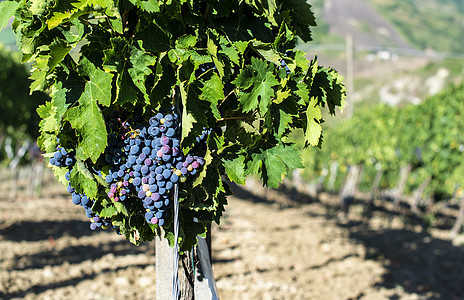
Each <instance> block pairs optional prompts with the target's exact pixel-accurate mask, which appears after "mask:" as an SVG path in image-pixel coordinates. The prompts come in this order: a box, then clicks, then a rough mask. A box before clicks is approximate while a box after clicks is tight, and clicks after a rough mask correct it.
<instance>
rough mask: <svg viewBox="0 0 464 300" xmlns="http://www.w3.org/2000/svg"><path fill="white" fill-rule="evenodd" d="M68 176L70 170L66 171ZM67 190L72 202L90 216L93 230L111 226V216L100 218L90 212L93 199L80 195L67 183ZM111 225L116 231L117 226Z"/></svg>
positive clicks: (67, 176)
mask: <svg viewBox="0 0 464 300" xmlns="http://www.w3.org/2000/svg"><path fill="white" fill-rule="evenodd" d="M69 176H70V171H68V172H67V173H66V178H67V179H68V178H69ZM68 180H69V179H68ZM67 190H68V192H69V193H71V195H72V203H74V204H75V205H80V206H82V207H83V208H84V209H85V215H86V216H87V218H90V221H91V223H90V229H92V230H95V229H97V228H98V227H101V228H102V229H106V228H108V227H109V226H112V224H111V218H101V217H99V216H98V214H96V213H94V212H92V206H93V203H94V202H93V200H91V199H89V198H88V197H87V196H86V195H81V194H78V193H76V191H75V190H74V188H72V187H71V184H68V188H67ZM112 227H113V229H116V231H118V228H117V227H116V226H112ZM118 233H119V232H118Z"/></svg>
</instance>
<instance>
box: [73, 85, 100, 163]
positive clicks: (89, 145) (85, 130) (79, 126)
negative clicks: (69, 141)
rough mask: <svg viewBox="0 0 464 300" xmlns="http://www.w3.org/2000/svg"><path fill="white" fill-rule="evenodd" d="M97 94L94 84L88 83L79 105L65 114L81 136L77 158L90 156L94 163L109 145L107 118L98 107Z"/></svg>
mask: <svg viewBox="0 0 464 300" xmlns="http://www.w3.org/2000/svg"><path fill="white" fill-rule="evenodd" d="M96 94H98V90H97V91H96V90H95V87H94V86H93V84H91V83H87V84H86V86H85V90H84V92H83V93H82V95H81V97H80V98H79V105H77V106H74V107H71V108H70V109H69V110H68V111H67V112H66V114H65V119H66V120H67V121H69V123H70V124H71V126H72V127H73V128H74V129H75V130H76V131H77V134H78V136H79V143H78V148H77V150H76V158H77V159H80V160H86V159H87V158H90V159H91V160H92V161H93V162H94V163H95V162H96V161H97V159H98V158H99V157H100V154H102V153H103V151H105V148H106V146H107V140H106V136H107V132H106V126H105V120H104V119H103V114H102V112H101V110H100V108H99V107H98V104H97V102H98V101H99V100H98V99H97V98H95V95H96Z"/></svg>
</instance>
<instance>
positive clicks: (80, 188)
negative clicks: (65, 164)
mask: <svg viewBox="0 0 464 300" xmlns="http://www.w3.org/2000/svg"><path fill="white" fill-rule="evenodd" d="M70 182H71V186H72V187H73V188H74V189H76V192H77V193H79V194H85V195H86V196H87V197H88V198H89V199H95V198H97V192H98V186H97V183H96V182H95V181H94V180H93V176H92V173H91V172H90V171H89V169H87V167H86V166H85V164H84V163H83V162H82V161H80V160H77V161H76V163H75V165H74V167H73V169H72V171H71V174H70Z"/></svg>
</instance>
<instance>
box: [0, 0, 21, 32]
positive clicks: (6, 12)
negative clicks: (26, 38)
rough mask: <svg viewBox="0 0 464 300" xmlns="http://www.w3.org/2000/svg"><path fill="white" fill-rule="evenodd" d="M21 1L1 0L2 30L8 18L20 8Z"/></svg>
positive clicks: (0, 26) (0, 25) (0, 17)
mask: <svg viewBox="0 0 464 300" xmlns="http://www.w3.org/2000/svg"><path fill="white" fill-rule="evenodd" d="M18 6H19V2H16V1H2V2H0V31H1V30H2V29H3V28H4V27H5V26H6V24H7V23H8V20H9V19H10V18H11V17H12V16H13V14H14V13H15V11H16V9H18Z"/></svg>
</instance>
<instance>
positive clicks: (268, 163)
mask: <svg viewBox="0 0 464 300" xmlns="http://www.w3.org/2000/svg"><path fill="white" fill-rule="evenodd" d="M251 158H252V159H251V160H250V161H249V162H248V170H249V172H251V174H259V173H260V174H261V178H262V179H263V182H264V184H266V185H267V186H268V187H271V188H278V187H279V184H280V182H281V181H282V175H283V174H287V168H290V169H296V168H302V167H303V164H302V161H301V158H300V156H299V152H298V150H296V149H295V148H294V147H292V146H284V145H283V144H278V145H277V146H275V147H272V148H269V149H267V150H264V151H262V152H261V153H253V154H252V155H251Z"/></svg>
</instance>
